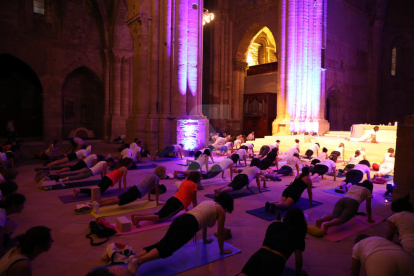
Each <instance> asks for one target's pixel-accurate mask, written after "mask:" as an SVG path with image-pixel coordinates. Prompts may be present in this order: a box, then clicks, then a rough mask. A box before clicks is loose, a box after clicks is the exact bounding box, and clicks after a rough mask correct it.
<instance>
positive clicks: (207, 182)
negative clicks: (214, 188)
mask: <svg viewBox="0 0 414 276" xmlns="http://www.w3.org/2000/svg"><path fill="white" fill-rule="evenodd" d="M230 182H231V181H230V178H228V179H227V178H224V179H223V178H222V177H221V176H220V175H218V176H217V177H216V178H210V179H203V180H201V181H200V183H201V185H202V186H208V185H214V184H223V185H224V184H229V183H230Z"/></svg>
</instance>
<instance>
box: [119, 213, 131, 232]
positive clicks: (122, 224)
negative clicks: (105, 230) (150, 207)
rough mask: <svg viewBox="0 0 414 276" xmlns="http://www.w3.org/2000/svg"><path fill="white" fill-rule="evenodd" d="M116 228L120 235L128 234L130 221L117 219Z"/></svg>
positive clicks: (122, 218) (123, 218)
mask: <svg viewBox="0 0 414 276" xmlns="http://www.w3.org/2000/svg"><path fill="white" fill-rule="evenodd" d="M116 228H117V229H118V230H119V231H121V232H122V233H124V232H129V231H131V221H130V220H129V219H127V217H117V218H116Z"/></svg>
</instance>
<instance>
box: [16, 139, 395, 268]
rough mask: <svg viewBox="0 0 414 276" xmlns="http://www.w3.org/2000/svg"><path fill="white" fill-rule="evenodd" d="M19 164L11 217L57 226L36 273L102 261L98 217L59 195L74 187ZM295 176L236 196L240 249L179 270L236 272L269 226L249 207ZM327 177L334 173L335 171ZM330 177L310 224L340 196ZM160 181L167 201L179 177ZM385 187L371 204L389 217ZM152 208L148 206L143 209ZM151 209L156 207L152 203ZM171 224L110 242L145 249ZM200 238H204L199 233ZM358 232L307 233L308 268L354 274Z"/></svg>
mask: <svg viewBox="0 0 414 276" xmlns="http://www.w3.org/2000/svg"><path fill="white" fill-rule="evenodd" d="M116 147H117V146H116V145H105V144H94V145H93V151H94V153H98V154H108V153H112V154H113V150H114V149H115V148H116ZM25 151H26V152H25V154H26V155H29V154H31V153H33V152H35V151H36V150H35V149H34V148H30V147H27V148H26V149H25ZM36 163H37V165H36ZM152 163H154V162H153V161H152V160H149V159H147V160H146V164H152ZM177 163H181V161H169V162H162V163H160V164H162V165H165V166H167V170H168V172H173V170H175V169H183V168H185V167H182V166H179V165H177ZM182 163H183V162H182ZM18 164H19V168H18V170H19V172H20V174H19V176H18V178H17V183H18V184H19V192H20V193H23V194H24V195H25V196H26V198H27V203H26V206H25V209H24V210H23V212H22V213H21V214H15V215H12V219H13V220H15V221H16V222H17V224H18V228H17V231H16V234H20V233H22V232H24V231H26V230H27V229H28V228H30V227H32V226H37V225H45V226H48V227H50V228H51V229H52V236H53V239H54V244H53V245H52V248H51V250H50V251H49V252H47V253H44V254H42V255H41V256H39V257H38V258H37V259H36V260H34V261H33V275H34V276H37V275H62V276H66V275H67V276H69V275H70V276H73V275H85V274H86V273H87V272H88V271H90V270H91V269H92V268H93V267H96V266H100V265H103V264H104V262H103V260H102V259H101V254H102V252H103V249H104V247H105V245H102V246H98V247H93V246H91V245H90V244H89V240H88V239H86V238H85V235H86V234H88V233H89V229H88V223H89V221H91V220H93V219H94V218H93V217H92V216H91V215H90V214H85V215H75V214H74V212H73V210H74V208H75V204H63V203H62V202H61V201H60V200H59V198H58V196H59V195H66V194H70V193H71V190H58V191H41V190H39V189H37V187H36V186H37V185H36V184H35V183H34V181H33V177H34V175H35V173H34V170H33V168H34V167H39V166H41V163H40V162H39V161H35V160H33V159H26V160H22V161H21V162H19V163H18ZM152 170H153V169H146V170H138V171H130V172H129V173H128V176H127V183H128V186H131V185H134V184H138V183H139V182H140V180H142V179H143V178H144V177H145V176H146V175H147V174H148V173H150V172H152ZM227 174H228V172H227ZM292 178H293V177H284V178H283V180H282V181H281V182H268V186H269V188H270V189H271V192H267V193H262V194H257V195H253V196H248V197H244V198H240V199H237V200H235V208H234V212H233V213H232V214H229V215H228V216H227V220H226V227H228V228H231V230H232V234H233V238H232V239H230V240H228V241H227V242H229V243H230V244H232V245H233V246H235V247H237V248H239V249H241V250H242V253H240V254H236V255H234V256H231V257H228V258H224V259H222V260H220V261H216V262H213V263H210V264H207V265H204V266H201V267H197V268H194V269H192V270H189V271H186V272H184V273H181V274H180V275H236V274H237V273H238V272H240V270H241V269H242V267H243V265H244V264H245V262H246V261H247V260H248V259H249V257H250V256H251V255H252V254H253V253H254V252H255V251H256V250H258V249H259V248H260V246H261V243H262V241H263V238H264V234H265V231H266V228H267V226H268V225H269V222H268V221H265V220H262V219H259V218H256V217H254V216H251V215H249V214H247V213H246V212H245V211H246V210H249V209H254V208H258V207H261V206H263V205H264V203H265V202H266V201H271V200H277V199H279V198H280V196H281V193H282V191H283V189H284V188H285V185H286V184H289V183H290V182H291V181H292ZM327 178H328V179H332V178H331V177H327ZM328 179H325V180H323V181H324V182H325V183H326V186H323V187H318V188H315V189H313V190H312V191H313V199H314V200H317V201H322V202H323V203H324V204H323V205H321V206H319V207H315V208H312V209H310V210H306V211H305V215H306V218H307V220H308V223H309V224H312V225H314V224H315V220H316V219H317V218H319V217H321V216H322V215H324V214H328V213H330V212H331V211H332V208H333V206H334V204H335V202H336V201H337V200H339V199H340V197H339V196H337V195H332V194H328V193H324V192H323V190H325V189H328V188H332V187H334V186H336V185H338V182H333V181H331V180H328ZM161 183H163V184H165V185H166V186H167V189H168V191H167V193H166V194H163V195H161V196H160V200H162V201H164V202H165V201H166V200H167V199H168V198H169V197H171V196H172V195H173V194H174V193H175V191H176V188H175V185H174V180H163V181H161ZM253 184H254V183H253ZM254 185H255V184H254ZM215 187H217V186H216V185H210V186H207V187H206V188H205V190H204V191H199V192H198V195H197V196H198V201H199V202H201V201H203V200H207V198H206V197H204V194H206V193H211V192H213V189H214V188H215ZM114 188H116V186H115V187H114ZM382 190H385V187H384V186H383V185H375V187H374V193H375V194H374V196H375V197H374V199H373V206H372V210H373V214H375V215H379V216H383V217H384V218H387V217H388V216H390V215H391V211H390V206H389V203H385V202H384V200H383V198H382V197H381V196H380V191H382ZM303 197H307V193H306V192H304V194H303ZM157 209H158V208H157ZM157 209H153V210H154V211H155V210H157ZM360 210H361V211H365V204H362V205H361V208H360ZM148 211H149V210H144V212H148ZM150 211H152V210H151V209H150ZM126 215H127V216H128V214H126ZM107 219H108V220H109V221H110V222H115V216H114V217H108V218H107ZM387 226H388V224H387V222H386V221H384V222H382V223H380V224H378V225H376V226H373V227H371V228H369V229H367V230H366V231H364V233H367V234H369V235H376V236H383V237H384V236H385V234H386V231H387ZM166 230H167V226H165V227H161V228H157V229H153V230H150V231H143V232H140V233H136V234H131V235H124V236H119V237H111V239H110V242H120V243H126V244H128V245H130V246H132V247H133V248H134V249H135V251H140V250H141V248H142V247H143V246H147V245H151V244H153V243H155V242H157V241H158V240H159V239H160V238H161V237H163V235H164V233H165V232H166ZM213 231H215V229H214V230H213V229H209V232H208V234H209V235H212V234H213ZM197 238H198V239H200V238H201V234H200V233H199V234H198V236H197ZM354 238H355V235H354V236H351V237H349V238H347V239H345V240H342V241H340V242H331V241H328V240H325V239H321V238H315V237H312V236H309V235H308V236H307V238H306V250H305V252H304V269H305V270H306V271H307V272H308V273H309V275H319V276H323V275H337V276H341V275H349V274H350V266H351V251H352V246H353V240H354ZM294 261H295V260H294V256H292V257H291V258H290V259H289V260H288V262H287V266H288V267H290V268H294V267H295V264H294ZM285 275H289V273H285Z"/></svg>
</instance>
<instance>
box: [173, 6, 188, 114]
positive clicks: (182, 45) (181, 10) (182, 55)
mask: <svg viewBox="0 0 414 276" xmlns="http://www.w3.org/2000/svg"><path fill="white" fill-rule="evenodd" d="M174 15H175V20H174V23H175V26H173V28H174V43H173V44H174V51H173V55H174V60H173V74H172V76H171V78H172V95H173V103H174V104H173V106H172V111H173V115H174V116H176V118H185V117H187V108H186V107H187V81H188V77H187V76H188V71H187V68H188V56H187V51H188V49H187V47H188V46H187V45H188V0H176V1H175V14H174Z"/></svg>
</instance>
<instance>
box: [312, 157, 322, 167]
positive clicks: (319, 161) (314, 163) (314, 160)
mask: <svg viewBox="0 0 414 276" xmlns="http://www.w3.org/2000/svg"><path fill="white" fill-rule="evenodd" d="M318 163H321V160H319V159H313V160H312V162H311V165H314V166H315V165H316V164H318Z"/></svg>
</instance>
